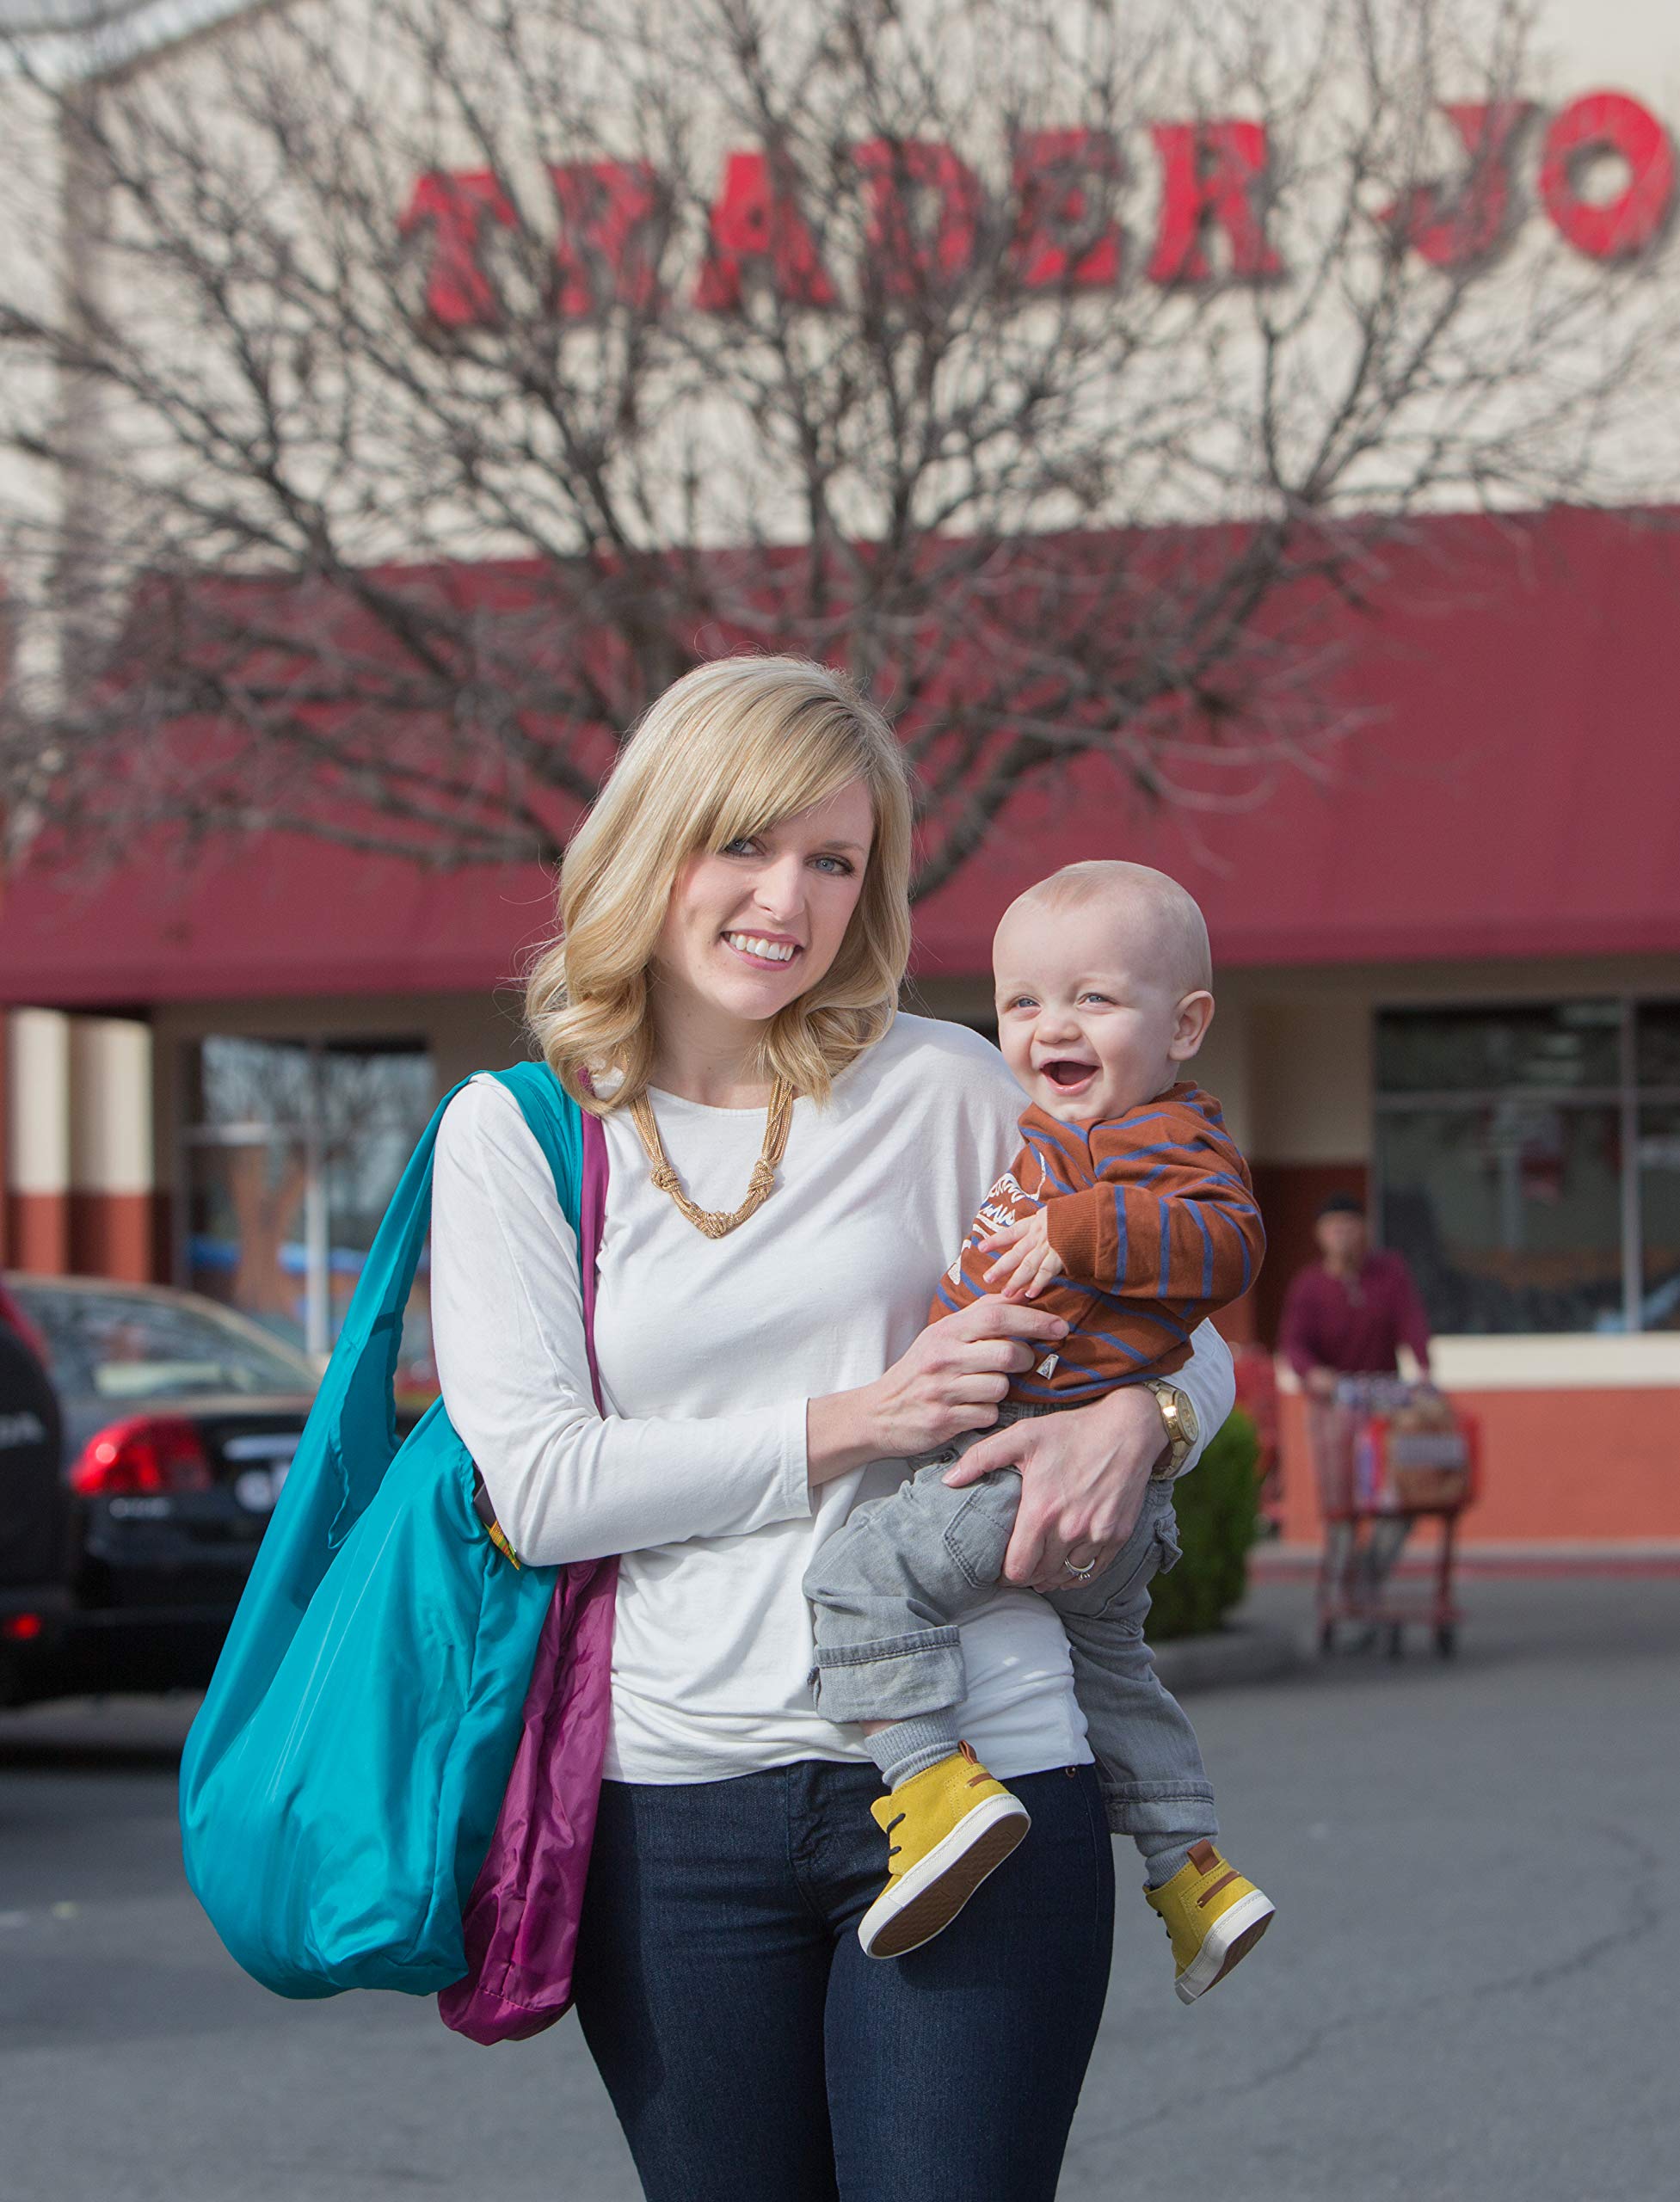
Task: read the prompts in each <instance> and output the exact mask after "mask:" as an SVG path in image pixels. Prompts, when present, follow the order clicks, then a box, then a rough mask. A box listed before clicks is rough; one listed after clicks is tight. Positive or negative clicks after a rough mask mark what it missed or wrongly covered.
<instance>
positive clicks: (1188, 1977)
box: [1172, 1889, 1277, 2003]
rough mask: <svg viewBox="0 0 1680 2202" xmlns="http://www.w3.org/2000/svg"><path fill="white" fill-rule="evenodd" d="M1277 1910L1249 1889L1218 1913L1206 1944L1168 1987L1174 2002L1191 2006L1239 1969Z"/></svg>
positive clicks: (1268, 1899)
mask: <svg viewBox="0 0 1680 2202" xmlns="http://www.w3.org/2000/svg"><path fill="white" fill-rule="evenodd" d="M1276 1912H1277V1905H1276V1904H1273V1903H1272V1902H1271V1898H1269V1897H1264V1896H1262V1895H1261V1893H1260V1891H1258V1889H1253V1890H1251V1891H1250V1892H1249V1894H1248V1895H1246V1897H1243V1898H1241V1899H1240V1901H1239V1902H1238V1903H1236V1904H1233V1905H1232V1906H1231V1909H1230V1910H1228V1911H1227V1912H1222V1914H1221V1915H1220V1916H1219V1917H1218V1918H1217V1919H1215V1922H1214V1923H1213V1925H1212V1926H1211V1927H1210V1928H1209V1929H1208V1939H1207V1941H1205V1942H1203V1945H1202V1947H1201V1948H1200V1949H1199V1950H1197V1953H1196V1955H1195V1956H1194V1957H1193V1958H1192V1959H1191V1961H1190V1963H1189V1964H1188V1965H1186V1966H1185V1970H1184V1972H1183V1974H1182V1975H1181V1976H1180V1977H1179V1978H1178V1979H1177V1980H1175V1981H1174V1982H1173V1984H1172V1986H1173V1990H1174V1992H1175V1993H1176V1995H1177V1996H1178V2001H1179V2002H1181V2003H1193V2002H1195V2001H1196V1999H1197V1996H1205V1995H1206V1994H1207V1992H1208V1990H1209V1989H1210V1988H1216V1987H1217V1986H1218V1985H1219V1984H1220V1982H1221V1981H1222V1980H1223V1979H1224V1977H1225V1976H1226V1974H1227V1973H1228V1972H1229V1971H1230V1970H1231V1968H1232V1966H1233V1965H1240V1964H1241V1962H1242V1960H1243V1959H1244V1958H1246V1956H1247V1955H1248V1953H1249V1952H1250V1951H1251V1950H1252V1948H1253V1947H1254V1945H1255V1943H1256V1942H1258V1941H1259V1939H1260V1937H1261V1935H1262V1934H1265V1931H1266V1928H1268V1927H1270V1926H1271V1922H1272V1919H1273V1917H1274V1916H1275V1915H1276Z"/></svg>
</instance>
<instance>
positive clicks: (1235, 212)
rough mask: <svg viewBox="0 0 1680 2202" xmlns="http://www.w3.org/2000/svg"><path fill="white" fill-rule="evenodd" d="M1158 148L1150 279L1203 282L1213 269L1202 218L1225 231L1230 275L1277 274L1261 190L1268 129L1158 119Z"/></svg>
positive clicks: (1251, 277) (1249, 277) (1154, 133)
mask: <svg viewBox="0 0 1680 2202" xmlns="http://www.w3.org/2000/svg"><path fill="white" fill-rule="evenodd" d="M1149 134H1150V136H1151V137H1152V138H1154V141H1155V147H1156V150H1157V151H1158V152H1159V153H1160V171H1161V174H1160V181H1161V198H1160V231H1159V233H1158V235H1157V237H1156V239H1155V250H1154V258H1153V259H1152V260H1151V261H1150V262H1149V280H1150V281H1151V282H1152V283H1205V282H1206V281H1207V280H1208V279H1209V275H1210V274H1212V272H1213V271H1212V269H1211V268H1209V265H1208V255H1207V253H1206V251H1205V250H1204V249H1203V236H1204V234H1205V232H1206V230H1207V227H1208V225H1209V223H1210V222H1211V223H1216V224H1217V225H1218V226H1219V227H1220V228H1221V229H1222V230H1223V231H1224V232H1225V236H1226V240H1227V242H1228V244H1229V247H1230V253H1231V268H1230V272H1231V274H1233V275H1234V277H1236V278H1237V279H1238V280H1240V281H1242V282H1250V283H1252V282H1255V281H1258V280H1259V279H1260V278H1261V277H1263V276H1266V275H1278V274H1282V273H1283V261H1281V260H1280V259H1279V258H1278V256H1277V254H1276V253H1275V252H1274V251H1273V250H1272V249H1271V243H1269V241H1268V239H1267V237H1266V233H1265V206H1264V203H1263V201H1262V197H1261V193H1262V188H1263V186H1264V184H1265V169H1266V133H1265V124H1264V123H1259V122H1158V123H1156V124H1155V125H1154V126H1153V128H1152V129H1151V131H1150V132H1149Z"/></svg>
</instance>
